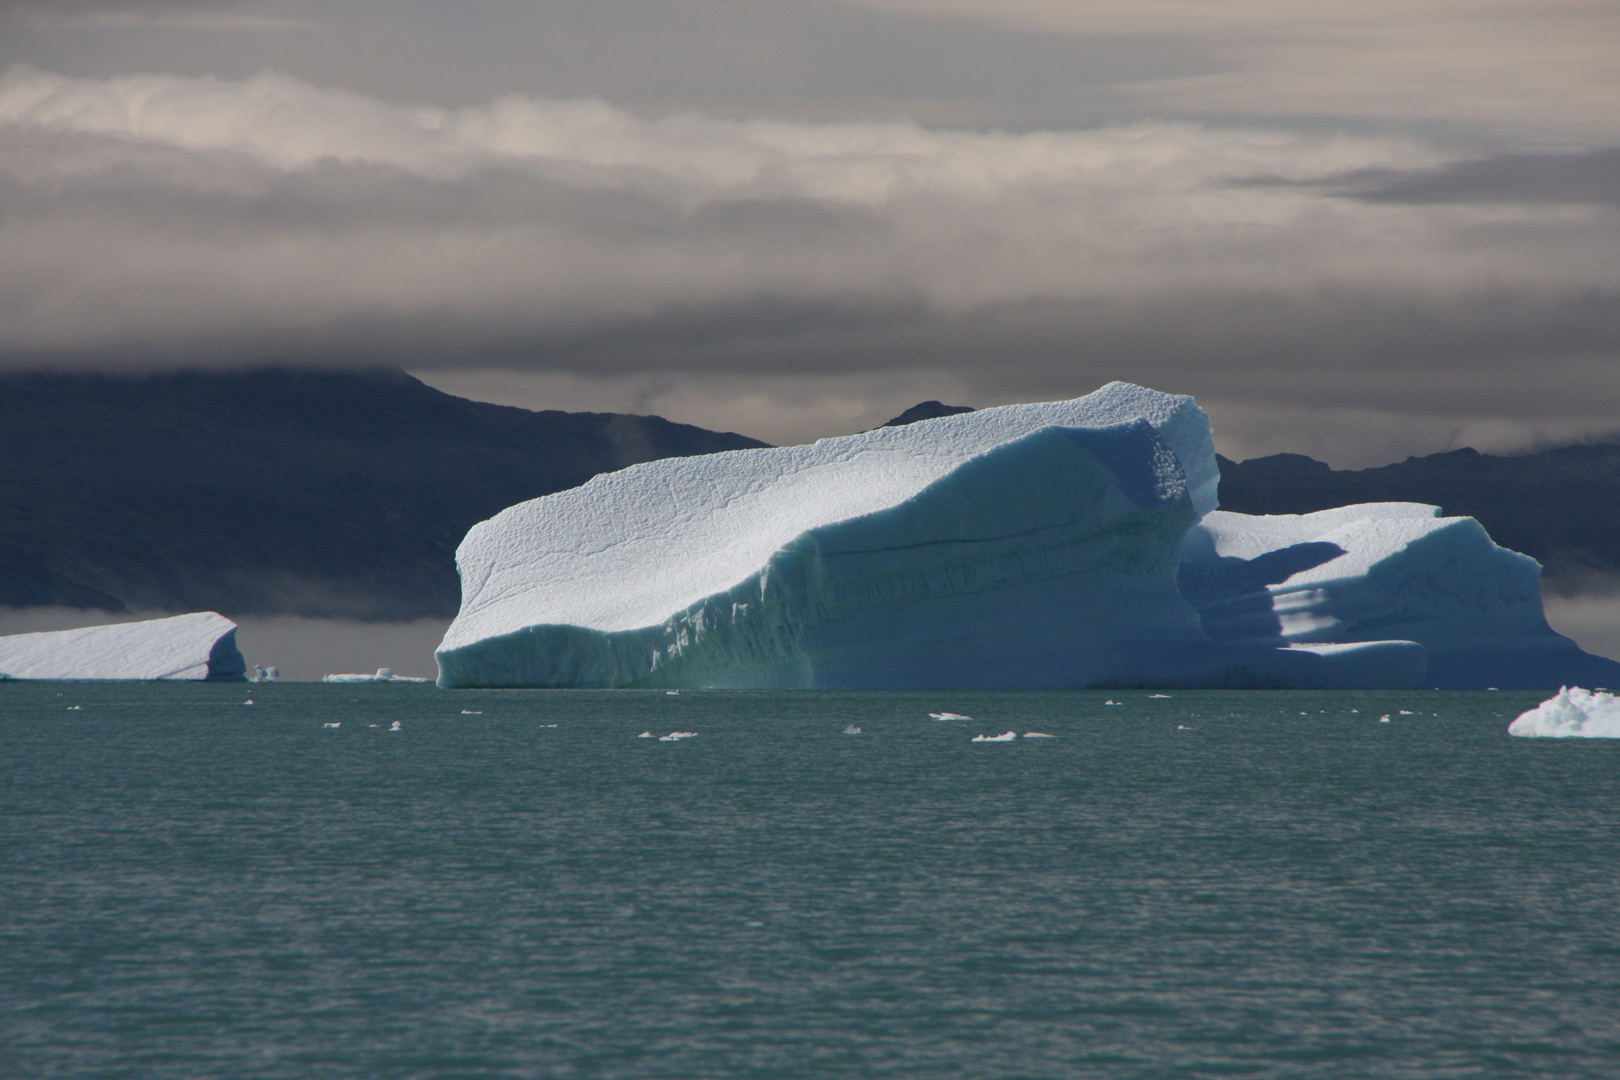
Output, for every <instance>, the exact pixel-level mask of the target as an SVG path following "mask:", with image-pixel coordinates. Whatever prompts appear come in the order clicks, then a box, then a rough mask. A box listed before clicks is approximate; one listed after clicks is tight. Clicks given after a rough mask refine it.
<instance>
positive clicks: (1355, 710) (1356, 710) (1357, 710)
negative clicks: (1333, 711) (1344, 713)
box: [1350, 709, 1361, 712]
mask: <svg viewBox="0 0 1620 1080" xmlns="http://www.w3.org/2000/svg"><path fill="white" fill-rule="evenodd" d="M1350 711H1351V712H1360V711H1361V710H1360V709H1351V710H1350Z"/></svg>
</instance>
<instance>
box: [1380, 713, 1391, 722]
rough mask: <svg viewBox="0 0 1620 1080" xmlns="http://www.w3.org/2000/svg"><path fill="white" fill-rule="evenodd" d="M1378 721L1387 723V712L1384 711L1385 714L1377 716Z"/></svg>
mask: <svg viewBox="0 0 1620 1080" xmlns="http://www.w3.org/2000/svg"><path fill="white" fill-rule="evenodd" d="M1378 722H1379V723H1380V724H1387V723H1389V713H1385V714H1384V715H1383V716H1380V717H1379V718H1378Z"/></svg>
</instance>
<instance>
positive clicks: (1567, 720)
mask: <svg viewBox="0 0 1620 1080" xmlns="http://www.w3.org/2000/svg"><path fill="white" fill-rule="evenodd" d="M1508 734H1509V735H1518V736H1521V737H1525V738H1543V739H1546V738H1552V739H1564V738H1583V739H1620V699H1617V698H1616V697H1615V696H1614V695H1613V694H1605V693H1593V692H1592V691H1590V690H1582V689H1581V688H1580V687H1578V686H1568V687H1560V688H1559V690H1558V693H1556V694H1554V695H1553V696H1552V697H1550V698H1548V699H1547V700H1546V701H1543V702H1542V703H1541V704H1540V705H1537V706H1536V707H1535V708H1533V709H1531V710H1530V711H1529V712H1526V713H1523V714H1521V715H1520V716H1519V718H1518V719H1517V720H1515V721H1513V723H1511V724H1509V725H1508Z"/></svg>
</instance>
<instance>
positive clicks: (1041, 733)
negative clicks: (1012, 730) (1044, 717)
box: [1024, 731, 1056, 739]
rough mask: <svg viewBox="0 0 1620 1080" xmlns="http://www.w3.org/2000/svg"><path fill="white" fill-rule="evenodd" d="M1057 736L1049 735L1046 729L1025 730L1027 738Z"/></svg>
mask: <svg viewBox="0 0 1620 1080" xmlns="http://www.w3.org/2000/svg"><path fill="white" fill-rule="evenodd" d="M1055 737H1056V736H1053V735H1048V734H1047V733H1046V732H1044V731H1026V732H1024V738H1026V739H1051V738H1055Z"/></svg>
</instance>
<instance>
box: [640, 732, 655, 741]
mask: <svg viewBox="0 0 1620 1080" xmlns="http://www.w3.org/2000/svg"><path fill="white" fill-rule="evenodd" d="M636 738H638V739H651V738H653V733H652V732H650V731H643V732H642V733H641V734H640V735H637V736H636Z"/></svg>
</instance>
